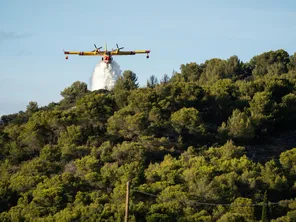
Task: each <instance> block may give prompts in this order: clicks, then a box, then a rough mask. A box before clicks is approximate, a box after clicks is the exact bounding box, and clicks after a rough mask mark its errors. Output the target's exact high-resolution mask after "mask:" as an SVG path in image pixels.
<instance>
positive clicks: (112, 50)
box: [112, 43, 124, 51]
mask: <svg viewBox="0 0 296 222" xmlns="http://www.w3.org/2000/svg"><path fill="white" fill-rule="evenodd" d="M116 47H117V49H112V51H116V50H118V51H119V50H120V49H123V48H124V47H121V48H119V46H118V44H117V43H116Z"/></svg>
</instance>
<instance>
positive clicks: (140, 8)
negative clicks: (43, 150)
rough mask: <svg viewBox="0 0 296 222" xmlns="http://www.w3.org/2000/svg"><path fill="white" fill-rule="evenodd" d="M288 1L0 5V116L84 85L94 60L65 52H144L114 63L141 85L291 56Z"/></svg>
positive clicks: (73, 0) (295, 16)
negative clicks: (231, 61) (221, 65)
mask: <svg viewBox="0 0 296 222" xmlns="http://www.w3.org/2000/svg"><path fill="white" fill-rule="evenodd" d="M295 28H296V1H295V0H285V1H279V0H260V1H259V0H248V1H245V0H241V1H239V0H235V1H234V0H225V1H222V0H216V1H215V0H212V1H210V0H204V1H201V0H182V1H180V0H158V1H156V0H149V1H139V0H111V1H100V0H85V1H82V0H63V1H61V0H51V1H40V0H9V1H5V0H1V4H0V115H2V114H9V113H14V112H18V111H20V110H25V109H26V105H27V104H28V103H29V102H30V101H37V102H38V104H39V105H40V106H43V105H47V104H48V103H49V102H52V101H56V102H57V101H59V100H60V99H61V96H60V92H61V91H62V90H63V89H64V88H66V87H68V86H70V85H71V84H72V83H73V82H74V81H77V80H79V81H83V82H86V83H87V84H89V80H90V77H91V74H92V72H93V69H94V67H95V65H96V64H97V62H98V61H99V59H100V57H79V56H75V55H74V56H70V57H69V60H65V56H64V54H63V49H65V50H78V51H84V50H93V49H94V47H93V44H94V43H95V44H96V45H97V46H103V45H104V43H105V42H106V43H107V44H108V49H112V47H114V48H115V44H116V43H118V44H119V45H120V46H124V47H125V49H126V50H134V49H150V50H151V54H150V58H149V59H146V56H145V55H135V56H123V57H115V60H116V61H117V62H118V63H119V65H120V67H121V69H122V70H123V71H124V70H128V69H129V70H132V71H133V72H135V73H136V74H137V76H138V80H139V82H140V85H142V86H143V85H145V84H146V81H147V79H148V78H149V76H151V75H155V76H157V77H159V78H161V77H162V76H163V75H164V74H168V75H169V76H171V74H172V72H173V70H176V71H179V68H180V65H181V64H186V63H189V62H197V63H203V62H204V61H205V60H207V59H211V58H222V59H227V58H229V57H230V56H232V55H237V56H238V57H239V58H240V59H241V60H242V61H244V62H246V61H249V60H250V58H252V57H253V56H254V55H257V54H260V53H263V52H266V51H269V50H277V49H280V48H281V49H284V50H286V51H287V52H288V53H289V54H293V53H294V52H295V51H296V44H295V39H296V38H295V37H296V31H295V30H296V29H295Z"/></svg>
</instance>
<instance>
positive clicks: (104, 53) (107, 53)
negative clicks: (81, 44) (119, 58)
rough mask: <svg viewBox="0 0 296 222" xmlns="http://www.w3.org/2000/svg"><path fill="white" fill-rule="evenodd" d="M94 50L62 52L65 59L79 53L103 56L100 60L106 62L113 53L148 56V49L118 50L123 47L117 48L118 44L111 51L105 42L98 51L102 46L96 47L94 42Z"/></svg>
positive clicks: (81, 54) (110, 60) (110, 59)
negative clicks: (103, 48) (103, 46)
mask: <svg viewBox="0 0 296 222" xmlns="http://www.w3.org/2000/svg"><path fill="white" fill-rule="evenodd" d="M94 46H95V48H96V49H95V50H92V51H88V52H83V51H81V52H78V51H76V52H73V51H64V54H65V55H67V56H66V59H68V55H79V56H103V57H102V61H103V62H105V63H106V64H110V63H111V62H112V60H113V57H112V56H114V55H135V54H147V56H146V58H147V59H148V58H149V53H150V50H135V51H120V50H121V49H123V48H124V47H121V48H119V47H118V44H116V47H117V49H114V50H113V49H112V51H108V50H107V44H106V43H105V50H104V51H100V49H101V48H102V47H99V48H97V46H96V44H94Z"/></svg>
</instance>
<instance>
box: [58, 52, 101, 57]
mask: <svg viewBox="0 0 296 222" xmlns="http://www.w3.org/2000/svg"><path fill="white" fill-rule="evenodd" d="M64 54H65V55H80V56H98V55H104V52H103V51H93V52H83V51H81V52H78V51H77V52H75V51H64Z"/></svg>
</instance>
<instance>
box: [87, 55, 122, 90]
mask: <svg viewBox="0 0 296 222" xmlns="http://www.w3.org/2000/svg"><path fill="white" fill-rule="evenodd" d="M121 72H122V71H121V70H120V66H119V65H118V64H117V63H116V62H115V61H114V60H113V61H112V62H111V63H110V64H106V63H105V62H103V61H100V62H99V63H98V64H97V65H96V67H95V69H94V71H93V74H92V77H91V84H90V85H91V91H94V90H98V89H107V90H111V89H113V87H114V85H115V82H116V80H117V79H118V77H120V75H121Z"/></svg>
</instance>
